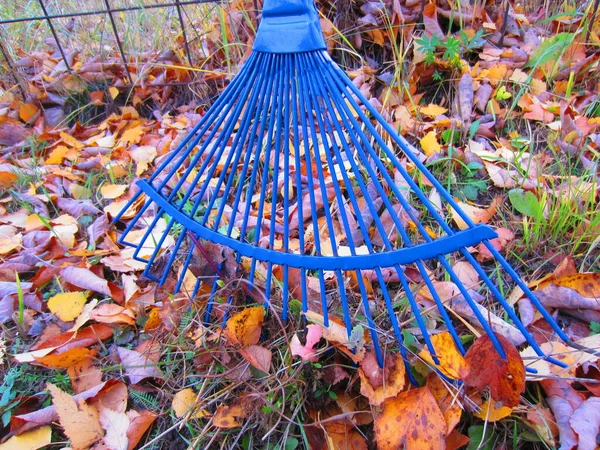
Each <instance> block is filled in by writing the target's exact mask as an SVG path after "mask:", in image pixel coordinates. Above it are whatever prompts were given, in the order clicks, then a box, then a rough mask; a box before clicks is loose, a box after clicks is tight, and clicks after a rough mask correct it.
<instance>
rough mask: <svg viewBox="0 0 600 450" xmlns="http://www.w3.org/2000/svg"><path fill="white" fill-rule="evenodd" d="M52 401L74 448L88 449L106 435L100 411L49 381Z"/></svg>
mask: <svg viewBox="0 0 600 450" xmlns="http://www.w3.org/2000/svg"><path fill="white" fill-rule="evenodd" d="M47 386H48V390H49V391H50V394H51V395H52V402H53V403H54V406H55V407H56V412H57V414H58V417H59V419H60V424H61V426H62V427H63V428H64V430H65V434H66V435H67V436H68V437H69V438H70V439H71V447H72V448H73V449H74V450H80V449H81V450H84V449H87V448H88V447H89V446H90V445H92V444H93V443H95V442H97V441H99V440H100V439H101V438H102V436H103V435H104V431H103V430H102V427H101V426H100V421H99V417H98V411H97V410H96V408H94V407H92V406H89V405H87V404H86V403H85V401H84V400H79V401H77V400H75V399H74V398H73V397H71V396H70V395H69V394H67V393H65V392H63V391H61V390H60V389H59V388H58V387H56V386H54V385H53V384H52V383H48V385H47Z"/></svg>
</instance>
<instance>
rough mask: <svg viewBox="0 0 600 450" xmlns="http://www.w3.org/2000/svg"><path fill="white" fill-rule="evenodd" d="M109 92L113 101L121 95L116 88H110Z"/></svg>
mask: <svg viewBox="0 0 600 450" xmlns="http://www.w3.org/2000/svg"><path fill="white" fill-rule="evenodd" d="M108 92H109V93H110V96H111V97H112V99H113V100H114V99H115V98H117V95H119V90H118V89H117V88H116V87H114V86H111V87H109V88H108Z"/></svg>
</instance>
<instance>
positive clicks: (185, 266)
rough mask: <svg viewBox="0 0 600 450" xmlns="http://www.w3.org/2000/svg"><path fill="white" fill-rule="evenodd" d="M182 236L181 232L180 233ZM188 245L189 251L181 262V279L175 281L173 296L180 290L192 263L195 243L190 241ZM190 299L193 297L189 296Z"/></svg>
mask: <svg viewBox="0 0 600 450" xmlns="http://www.w3.org/2000/svg"><path fill="white" fill-rule="evenodd" d="M189 233H190V234H191V233H192V232H191V231H190V232H189ZM182 234H183V232H182ZM190 241H191V243H190V249H189V250H188V253H187V256H186V257H185V261H184V262H183V266H182V268H181V277H179V279H178V280H177V284H176V285H175V294H177V293H178V292H179V291H180V290H181V285H182V284H183V278H184V277H185V274H186V273H187V270H188V267H189V266H190V263H191V261H192V256H193V255H194V248H195V246H196V244H195V242H194V241H193V240H191V239H190ZM197 281H200V279H198V280H197ZM191 298H194V295H192V296H191Z"/></svg>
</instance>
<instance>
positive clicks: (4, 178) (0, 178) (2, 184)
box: [0, 171, 19, 189]
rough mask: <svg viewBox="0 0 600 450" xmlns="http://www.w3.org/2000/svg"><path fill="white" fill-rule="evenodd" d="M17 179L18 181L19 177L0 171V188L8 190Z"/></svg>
mask: <svg viewBox="0 0 600 450" xmlns="http://www.w3.org/2000/svg"><path fill="white" fill-rule="evenodd" d="M18 179H19V176H18V175H17V174H15V173H12V172H6V171H0V188H3V189H8V188H9V187H11V186H12V185H13V184H14V183H15V181H17V180H18Z"/></svg>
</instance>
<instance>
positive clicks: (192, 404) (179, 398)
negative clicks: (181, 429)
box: [171, 388, 210, 419]
mask: <svg viewBox="0 0 600 450" xmlns="http://www.w3.org/2000/svg"><path fill="white" fill-rule="evenodd" d="M196 397H197V395H196V393H195V392H194V390H193V389H192V388H187V389H184V390H183V391H179V392H178V393H177V394H175V396H174V397H173V402H172V403H171V408H173V412H175V416H176V417H178V418H179V417H183V416H184V415H185V414H186V413H187V412H188V411H190V410H191V411H194V413H193V414H192V415H191V416H190V418H191V419H200V418H202V417H210V414H209V413H208V412H206V411H204V410H197V411H196V409H197V408H196Z"/></svg>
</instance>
